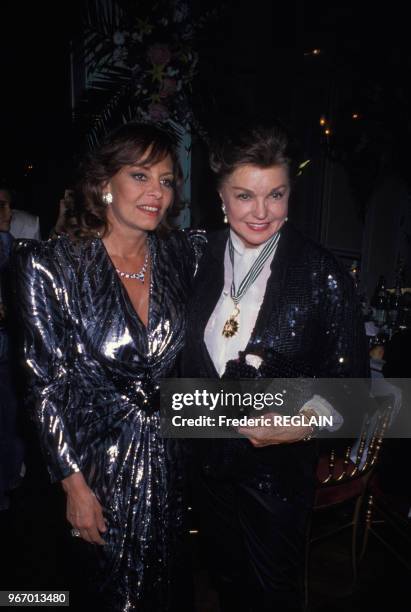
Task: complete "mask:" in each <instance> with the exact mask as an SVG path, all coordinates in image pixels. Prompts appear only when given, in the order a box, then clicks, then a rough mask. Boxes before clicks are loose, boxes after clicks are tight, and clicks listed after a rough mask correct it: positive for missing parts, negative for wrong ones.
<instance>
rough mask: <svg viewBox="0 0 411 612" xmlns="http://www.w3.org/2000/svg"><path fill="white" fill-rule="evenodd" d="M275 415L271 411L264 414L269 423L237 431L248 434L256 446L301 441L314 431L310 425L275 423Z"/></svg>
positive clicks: (241, 428)
mask: <svg viewBox="0 0 411 612" xmlns="http://www.w3.org/2000/svg"><path fill="white" fill-rule="evenodd" d="M274 416H277V413H275V412H270V413H268V414H264V418H265V419H266V420H269V421H271V424H269V425H258V426H255V427H254V426H253V427H239V428H238V429H237V431H238V433H240V434H242V435H243V436H246V437H247V438H248V439H249V440H250V442H251V444H252V445H253V446H255V447H256V448H260V447H263V446H271V445H272V444H291V443H293V442H300V441H301V440H303V439H304V438H305V437H306V436H308V435H309V434H311V433H312V428H311V427H309V426H308V427H306V426H303V425H299V426H294V425H289V426H286V427H283V426H281V425H274V422H273V417H274Z"/></svg>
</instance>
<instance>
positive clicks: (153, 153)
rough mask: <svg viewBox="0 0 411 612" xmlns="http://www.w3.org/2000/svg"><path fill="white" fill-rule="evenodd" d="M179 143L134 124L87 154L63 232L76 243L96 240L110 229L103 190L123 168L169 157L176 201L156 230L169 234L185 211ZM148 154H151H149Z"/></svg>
mask: <svg viewBox="0 0 411 612" xmlns="http://www.w3.org/2000/svg"><path fill="white" fill-rule="evenodd" d="M177 144H178V143H177V140H176V138H175V137H174V136H173V135H172V134H170V133H169V132H167V131H166V130H164V129H162V128H159V127H157V126H156V125H153V124H149V123H137V122H131V123H127V124H124V125H122V126H121V127H119V128H118V129H117V130H115V131H114V132H112V133H111V134H109V135H108V136H107V137H106V139H105V140H104V142H103V143H102V144H101V145H99V146H98V147H97V148H96V149H94V150H93V151H91V152H90V153H88V155H87V156H86V157H85V159H84V160H83V162H82V163H81V165H80V168H79V178H78V181H77V184H76V188H75V190H74V198H73V201H72V203H71V204H70V205H69V206H68V207H67V210H66V214H65V222H64V225H63V228H62V231H63V233H65V234H68V235H69V236H70V237H71V238H73V239H75V240H82V239H87V238H95V237H96V236H102V235H104V234H105V233H106V232H107V230H108V222H107V206H106V205H105V204H104V202H103V200H102V194H103V188H104V186H105V185H106V184H107V182H108V181H109V180H110V179H111V178H112V177H113V176H114V175H115V174H116V173H117V172H119V170H121V168H124V166H130V165H134V164H136V163H141V161H143V160H144V164H145V165H151V164H156V163H158V162H160V161H162V160H163V159H164V158H165V157H167V155H170V157H171V159H172V162H173V173H174V177H175V178H174V201H173V204H172V206H171V207H170V208H169V209H168V211H167V213H166V216H165V217H164V218H163V219H162V221H161V223H160V225H159V227H158V228H157V231H158V232H159V234H160V235H161V234H164V233H167V231H168V230H170V229H171V228H172V219H173V217H175V216H177V215H178V213H179V212H180V210H181V208H182V204H181V200H180V193H179V191H180V186H181V183H182V170H181V166H180V163H179V160H178V155H177ZM147 153H148V154H147Z"/></svg>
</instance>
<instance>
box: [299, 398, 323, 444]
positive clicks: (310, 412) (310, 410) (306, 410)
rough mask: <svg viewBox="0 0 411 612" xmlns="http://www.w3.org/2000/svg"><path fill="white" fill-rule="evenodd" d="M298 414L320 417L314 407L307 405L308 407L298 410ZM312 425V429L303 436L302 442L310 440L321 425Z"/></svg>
mask: <svg viewBox="0 0 411 612" xmlns="http://www.w3.org/2000/svg"><path fill="white" fill-rule="evenodd" d="M298 414H300V415H301V416H304V417H307V418H312V417H314V418H318V414H317V412H316V411H315V410H314V408H309V407H308V406H307V408H301V409H300V410H299V411H298ZM310 427H311V431H310V433H309V434H307V435H306V436H304V437H303V438H301V442H308V441H309V440H311V439H312V438H313V437H314V436H315V435H316V434H317V433H318V431H319V429H320V428H319V427H318V425H310Z"/></svg>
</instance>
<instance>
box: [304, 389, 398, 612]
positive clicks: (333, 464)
mask: <svg viewBox="0 0 411 612" xmlns="http://www.w3.org/2000/svg"><path fill="white" fill-rule="evenodd" d="M390 400H391V397H389V398H384V400H383V401H379V402H378V404H379V407H378V409H377V410H376V411H375V413H374V414H373V415H367V416H366V417H365V419H364V423H363V427H362V430H361V434H360V436H359V439H358V440H354V441H352V440H350V441H348V442H347V440H333V441H332V443H333V444H332V446H331V447H330V441H328V440H321V441H320V456H319V462H318V467H317V481H318V485H317V489H316V493H315V499H314V506H313V511H312V514H311V519H310V522H309V525H308V528H307V533H306V548H305V576H304V595H305V607H306V608H307V607H308V599H309V597H308V596H309V569H310V554H311V551H312V547H313V545H314V544H315V543H316V542H319V541H320V540H324V539H325V538H328V537H330V536H332V535H335V534H337V533H339V532H341V531H343V530H345V529H348V528H350V529H352V536H351V570H352V577H353V580H352V584H353V585H354V584H355V581H356V579H357V567H358V561H359V559H360V556H361V555H360V554H359V552H358V551H359V550H360V547H359V546H358V544H359V530H360V526H361V522H362V521H361V520H360V519H361V516H363V515H364V512H363V510H364V508H365V506H366V501H367V497H368V495H367V491H368V483H369V481H370V478H371V476H372V474H373V472H374V470H375V466H376V464H377V462H378V458H379V455H380V450H381V445H382V442H383V438H384V435H385V433H386V430H387V427H388V424H389V420H390V416H391V412H392V407H391V406H392V402H391V401H390ZM353 449H354V450H353ZM349 503H351V504H353V506H354V507H353V509H352V511H351V512H350V519H349V520H348V522H347V521H343V522H342V524H340V525H334V524H333V525H332V527H331V528H330V529H327V530H326V531H325V532H323V533H320V534H316V533H315V531H316V522H317V521H316V519H317V517H319V516H320V515H321V516H323V514H324V513H325V512H326V511H327V510H334V511H335V510H337V509H338V508H339V507H340V506H341V507H342V506H343V504H347V506H348V504H349ZM333 518H335V517H333ZM363 551H364V547H362V550H360V552H363Z"/></svg>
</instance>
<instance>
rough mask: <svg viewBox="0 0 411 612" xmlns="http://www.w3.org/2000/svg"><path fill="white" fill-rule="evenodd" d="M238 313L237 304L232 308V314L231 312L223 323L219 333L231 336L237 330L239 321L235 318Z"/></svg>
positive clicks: (226, 336) (227, 336)
mask: <svg viewBox="0 0 411 612" xmlns="http://www.w3.org/2000/svg"><path fill="white" fill-rule="evenodd" d="M239 314H240V309H239V307H238V306H236V307H235V308H234V310H233V314H231V315H230V316H229V317H228V319H227V321H226V322H225V323H224V327H223V331H222V332H221V333H222V335H223V336H224V337H225V338H232V337H233V336H235V335H236V333H237V332H238V328H239V323H238V321H237V320H236V319H237V317H238V315H239Z"/></svg>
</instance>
